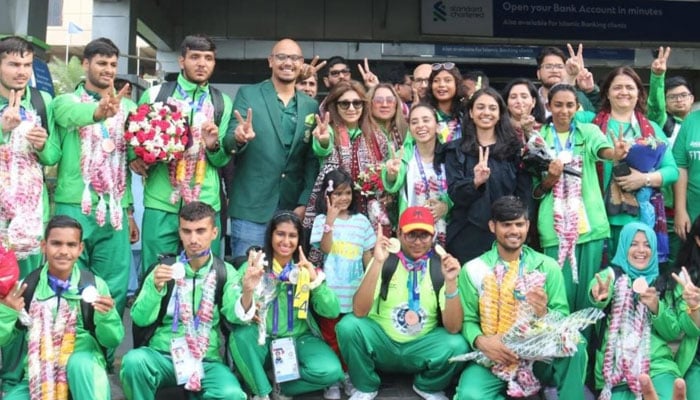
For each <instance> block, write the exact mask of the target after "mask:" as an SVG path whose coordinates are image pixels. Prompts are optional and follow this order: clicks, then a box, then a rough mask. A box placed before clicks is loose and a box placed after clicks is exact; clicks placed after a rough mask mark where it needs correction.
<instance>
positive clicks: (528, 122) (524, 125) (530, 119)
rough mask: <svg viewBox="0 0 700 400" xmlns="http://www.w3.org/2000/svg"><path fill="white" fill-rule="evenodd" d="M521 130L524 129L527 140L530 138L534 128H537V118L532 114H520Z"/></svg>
mask: <svg viewBox="0 0 700 400" xmlns="http://www.w3.org/2000/svg"><path fill="white" fill-rule="evenodd" d="M519 123H520V129H522V131H523V134H524V135H525V138H526V139H529V138H530V134H531V133H532V130H533V128H534V127H535V117H534V116H533V115H532V114H525V113H524V112H523V113H522V114H520V121H519Z"/></svg>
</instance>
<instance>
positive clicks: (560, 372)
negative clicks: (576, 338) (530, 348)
mask: <svg viewBox="0 0 700 400" xmlns="http://www.w3.org/2000/svg"><path fill="white" fill-rule="evenodd" d="M587 359H588V357H587V355H586V344H585V343H580V344H579V345H578V351H577V352H576V354H574V355H573V357H566V358H557V359H555V360H554V361H553V362H552V363H551V364H546V363H542V362H536V363H535V364H534V366H533V371H534V372H535V376H536V377H537V378H538V379H539V380H540V382H541V383H542V384H543V385H542V386H545V385H551V384H554V385H556V387H557V391H558V393H559V398H560V399H566V400H584V398H585V397H584V395H583V382H584V378H585V373H586V362H587ZM454 398H455V400H505V398H506V382H505V381H503V380H501V379H500V378H498V377H496V375H494V374H493V373H491V369H490V368H485V367H482V366H481V365H479V364H477V363H475V362H468V363H467V366H466V367H465V368H464V372H462V376H461V377H460V378H459V385H458V386H457V391H456V393H455V397H454Z"/></svg>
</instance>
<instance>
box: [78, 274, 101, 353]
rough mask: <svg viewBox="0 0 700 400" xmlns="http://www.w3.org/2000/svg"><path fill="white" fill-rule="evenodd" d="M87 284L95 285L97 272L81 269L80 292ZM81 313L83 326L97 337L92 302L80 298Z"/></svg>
mask: <svg viewBox="0 0 700 400" xmlns="http://www.w3.org/2000/svg"><path fill="white" fill-rule="evenodd" d="M87 286H95V287H97V285H96V284H95V274H93V273H92V272H90V271H88V270H85V269H81V270H80V280H79V281H78V292H82V290H83V289H85V287H87ZM80 313H81V314H82V316H83V328H85V330H86V331H88V332H90V334H91V335H92V336H93V337H95V339H97V336H95V308H94V307H93V306H92V304H90V303H87V302H85V301H83V300H82V299H81V300H80Z"/></svg>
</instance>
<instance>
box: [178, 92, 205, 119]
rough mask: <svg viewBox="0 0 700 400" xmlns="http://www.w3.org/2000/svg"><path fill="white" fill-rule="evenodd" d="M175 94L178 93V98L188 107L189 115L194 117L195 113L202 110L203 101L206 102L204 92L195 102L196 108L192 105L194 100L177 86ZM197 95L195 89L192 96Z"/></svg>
mask: <svg viewBox="0 0 700 400" xmlns="http://www.w3.org/2000/svg"><path fill="white" fill-rule="evenodd" d="M177 92H178V93H180V96H181V97H182V99H183V100H184V101H186V102H187V103H188V104H189V105H190V109H191V113H192V114H191V115H194V114H195V113H198V112H199V110H201V109H202V105H204V100H206V98H207V95H208V93H207V92H204V94H202V95H201V96H199V101H197V106H196V107H195V105H194V99H192V98H191V97H190V95H189V94H187V92H185V89H183V88H182V86H180V85H177ZM196 93H197V89H195V90H194V93H193V94H196Z"/></svg>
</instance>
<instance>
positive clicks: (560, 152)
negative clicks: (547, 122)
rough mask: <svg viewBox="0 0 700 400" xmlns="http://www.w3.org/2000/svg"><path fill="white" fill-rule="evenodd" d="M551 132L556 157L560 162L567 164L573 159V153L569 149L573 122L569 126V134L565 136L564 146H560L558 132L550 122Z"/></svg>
mask: <svg viewBox="0 0 700 400" xmlns="http://www.w3.org/2000/svg"><path fill="white" fill-rule="evenodd" d="M551 127H552V133H553V134H554V148H555V150H556V151H557V158H558V159H559V160H561V162H562V164H569V163H570V162H572V161H573V160H574V155H573V152H572V150H571V147H572V144H571V136H572V135H573V133H574V124H573V123H572V124H571V126H570V128H569V136H568V137H567V138H566V144H565V146H566V147H562V145H561V141H560V140H559V134H558V133H557V130H556V128H555V127H554V124H551Z"/></svg>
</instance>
